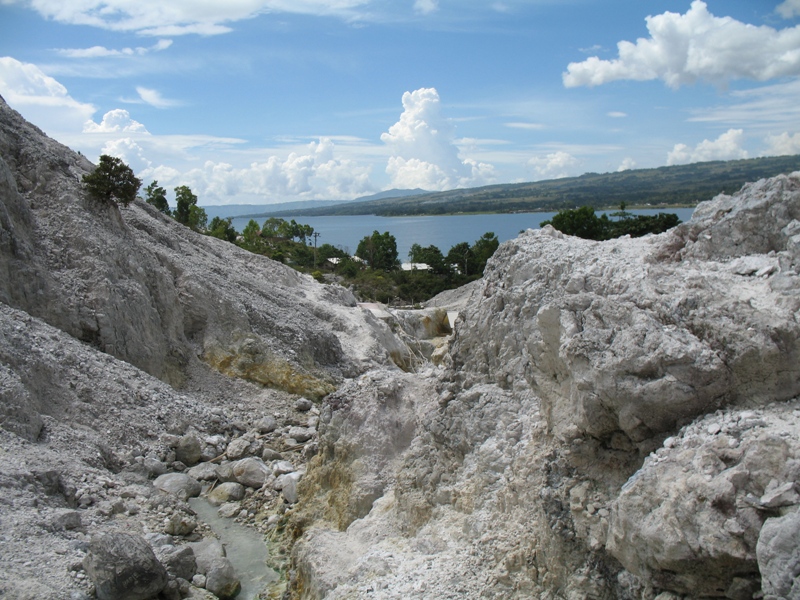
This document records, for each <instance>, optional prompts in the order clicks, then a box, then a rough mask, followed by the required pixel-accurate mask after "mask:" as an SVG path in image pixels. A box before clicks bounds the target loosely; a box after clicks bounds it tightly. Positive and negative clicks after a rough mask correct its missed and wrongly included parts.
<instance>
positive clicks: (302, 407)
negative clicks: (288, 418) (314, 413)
mask: <svg viewBox="0 0 800 600" xmlns="http://www.w3.org/2000/svg"><path fill="white" fill-rule="evenodd" d="M313 406H314V403H313V402H312V401H311V400H309V399H308V398H299V399H298V400H297V401H296V402H295V403H294V409H295V410H297V411H300V412H308V411H309V410H311V409H312V408H313Z"/></svg>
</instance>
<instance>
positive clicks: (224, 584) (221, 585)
mask: <svg viewBox="0 0 800 600" xmlns="http://www.w3.org/2000/svg"><path fill="white" fill-rule="evenodd" d="M241 587H242V586H241V583H240V582H239V578H238V577H237V576H236V572H235V571H234V570H233V565H231V562H230V561H229V560H228V559H227V558H217V559H215V560H214V561H212V563H211V565H210V566H209V568H208V570H207V571H206V589H207V590H208V591H209V592H211V593H212V594H214V595H215V596H217V597H218V598H219V599H220V600H228V599H229V598H233V597H235V596H236V595H237V594H238V593H239V590H240V589H241Z"/></svg>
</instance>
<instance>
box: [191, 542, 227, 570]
mask: <svg viewBox="0 0 800 600" xmlns="http://www.w3.org/2000/svg"><path fill="white" fill-rule="evenodd" d="M188 545H189V547H190V548H191V549H192V551H193V552H194V557H195V562H196V564H197V572H198V573H200V574H202V575H205V574H206V573H208V571H209V569H211V566H212V564H213V562H214V561H215V560H217V559H218V558H225V547H224V546H223V545H222V544H221V543H220V542H219V541H218V540H215V539H213V538H206V539H204V540H202V541H200V542H192V543H190V544H188Z"/></svg>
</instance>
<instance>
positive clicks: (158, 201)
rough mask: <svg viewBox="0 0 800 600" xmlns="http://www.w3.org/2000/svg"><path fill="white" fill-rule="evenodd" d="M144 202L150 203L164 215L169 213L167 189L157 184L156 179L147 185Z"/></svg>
mask: <svg viewBox="0 0 800 600" xmlns="http://www.w3.org/2000/svg"><path fill="white" fill-rule="evenodd" d="M144 191H145V194H146V196H145V198H144V200H145V202H147V203H148V204H152V205H153V206H155V207H156V208H157V209H158V210H160V211H161V212H162V213H164V214H165V215H169V214H171V213H170V210H169V203H168V202H167V190H165V189H164V188H163V187H161V186H159V185H158V181H156V180H153V183H151V184H150V185H148V186H147V187H146V188H145V189H144Z"/></svg>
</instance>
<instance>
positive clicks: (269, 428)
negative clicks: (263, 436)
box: [256, 416, 278, 433]
mask: <svg viewBox="0 0 800 600" xmlns="http://www.w3.org/2000/svg"><path fill="white" fill-rule="evenodd" d="M277 428H278V422H277V421H276V420H275V418H274V417H269V416H267V417H263V418H262V419H260V420H259V421H258V422H257V423H256V431H258V432H259V433H272V432H273V431H275V430H276V429H277Z"/></svg>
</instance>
